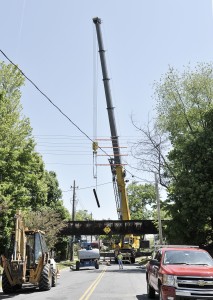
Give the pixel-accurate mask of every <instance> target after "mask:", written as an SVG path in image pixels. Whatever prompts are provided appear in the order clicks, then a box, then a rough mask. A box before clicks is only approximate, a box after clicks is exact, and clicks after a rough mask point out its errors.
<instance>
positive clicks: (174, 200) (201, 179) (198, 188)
mask: <svg viewBox="0 0 213 300" xmlns="http://www.w3.org/2000/svg"><path fill="white" fill-rule="evenodd" d="M212 86H213V66H212V64H198V65H197V67H196V68H195V70H191V69H189V68H188V69H186V70H185V71H184V72H183V73H182V74H179V73H178V72H177V71H175V70H173V69H171V68H170V70H169V72H168V73H167V74H166V75H165V76H164V78H163V79H162V80H161V82H160V83H158V84H156V95H157V97H158V107H157V108H158V126H159V128H160V129H161V130H162V131H163V132H164V133H165V134H166V135H167V136H168V138H169V140H170V143H171V146H170V149H169V152H168V156H167V166H169V167H165V168H164V175H165V176H166V177H167V180H168V182H169V185H168V199H167V201H166V203H165V208H166V209H167V212H168V215H170V217H171V219H172V220H171V225H170V226H169V227H167V234H168V237H169V239H170V241H171V242H179V243H196V244H199V245H204V244H208V243H212V238H213V236H212V233H211V232H212V228H213V227H212V225H213V215H212V210H213V200H212V199H213V198H212V196H213V194H212V193H213V190H212V183H213V182H212V174H213V167H212V165H213V159H212V157H213V156H212V154H213V147H212V139H213V127H212V117H213V113H212V110H213V102H212V99H213V90H212Z"/></svg>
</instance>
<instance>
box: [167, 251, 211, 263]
mask: <svg viewBox="0 0 213 300" xmlns="http://www.w3.org/2000/svg"><path fill="white" fill-rule="evenodd" d="M163 264H164V265H176V264H186V265H205V266H213V259H212V258H211V256H210V255H209V254H208V253H207V252H201V251H194V250H193V251H190V250H168V251H165V254H164V259H163Z"/></svg>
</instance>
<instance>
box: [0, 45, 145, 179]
mask: <svg viewBox="0 0 213 300" xmlns="http://www.w3.org/2000/svg"><path fill="white" fill-rule="evenodd" d="M0 52H1V53H2V55H3V56H4V57H5V58H6V59H7V60H8V61H9V62H10V63H11V64H12V65H13V66H14V67H15V68H16V69H18V70H19V72H20V73H21V74H22V75H23V76H24V77H25V78H26V79H27V80H28V81H29V82H30V83H31V84H32V85H33V86H34V87H35V88H36V89H37V90H38V91H39V93H41V94H42V95H43V96H44V98H46V99H47V100H48V101H49V102H50V103H51V104H52V105H53V106H54V107H55V108H56V109H57V110H58V111H59V112H60V113H61V114H62V115H63V116H64V117H65V118H66V119H67V120H68V121H69V122H70V123H71V124H72V125H73V126H75V127H76V128H77V129H78V130H79V131H80V132H81V133H82V134H83V135H84V136H85V137H87V139H89V140H90V141H91V142H93V140H92V139H91V138H90V137H89V136H88V135H87V134H86V133H85V132H84V131H83V130H82V129H81V128H80V127H79V126H78V125H77V124H75V123H74V122H73V121H72V120H71V119H70V118H69V117H68V116H67V115H66V114H65V113H64V112H63V111H62V110H61V109H60V108H59V107H58V106H57V105H56V104H55V103H54V102H53V101H52V100H51V99H50V98H49V97H48V96H47V95H46V94H45V93H44V92H42V91H41V89H40V88H39V87H38V86H37V85H36V84H35V83H34V82H33V81H32V80H31V79H30V78H29V77H28V76H26V75H25V73H24V72H23V71H22V70H21V69H20V68H19V67H18V66H17V65H15V64H14V63H13V61H12V60H11V59H10V58H9V57H8V56H7V55H6V54H5V53H4V52H3V51H2V50H1V49H0ZM98 148H99V149H100V150H101V151H103V152H104V153H105V154H106V155H107V156H109V157H110V158H111V156H110V155H109V154H108V153H107V152H106V151H105V150H103V149H102V148H101V147H100V146H98ZM126 171H127V172H128V173H129V174H130V175H131V176H132V177H136V178H138V179H141V180H142V178H139V177H137V176H135V175H133V174H132V173H131V172H129V171H128V170H126Z"/></svg>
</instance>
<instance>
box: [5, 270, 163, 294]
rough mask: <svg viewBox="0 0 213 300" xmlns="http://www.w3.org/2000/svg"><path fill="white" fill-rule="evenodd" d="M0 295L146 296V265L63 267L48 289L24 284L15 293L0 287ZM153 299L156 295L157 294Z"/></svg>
mask: <svg viewBox="0 0 213 300" xmlns="http://www.w3.org/2000/svg"><path fill="white" fill-rule="evenodd" d="M0 299H13V300H88V299H91V300H101V299H103V300H115V299H119V300H121V299H127V300H131V299H136V300H147V299H148V298H147V294H146V279H145V269H144V268H143V267H141V266H139V265H137V264H134V265H129V264H128V265H127V264H126V265H124V269H123V270H119V268H118V265H116V264H112V265H111V266H106V265H100V269H98V270H96V269H94V268H92V267H91V268H88V269H80V270H79V271H75V270H71V269H65V270H62V271H61V276H60V278H59V279H58V282H57V286H56V287H53V288H51V290H50V291H46V292H40V291H39V289H38V288H35V287H27V288H24V289H22V290H20V291H19V292H18V293H16V294H11V295H5V294H3V292H2V290H0ZM156 299H158V297H157V296H156Z"/></svg>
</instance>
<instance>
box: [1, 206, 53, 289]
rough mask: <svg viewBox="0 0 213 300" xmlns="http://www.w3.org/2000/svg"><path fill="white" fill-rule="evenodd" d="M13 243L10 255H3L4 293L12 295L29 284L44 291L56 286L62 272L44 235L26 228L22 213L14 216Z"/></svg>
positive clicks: (9, 250) (9, 251)
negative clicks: (49, 249) (48, 247)
mask: <svg viewBox="0 0 213 300" xmlns="http://www.w3.org/2000/svg"><path fill="white" fill-rule="evenodd" d="M11 241H12V242H11V247H10V249H8V251H7V252H8V255H6V256H5V255H1V266H2V267H3V274H2V290H3V292H4V293H5V294H11V293H14V292H16V291H18V290H19V289H21V288H22V287H23V286H27V285H29V284H30V285H34V286H36V287H39V289H40V290H41V291H47V290H50V289H51V287H54V286H56V283H57V278H58V277H59V271H58V268H57V265H56V262H55V260H54V258H53V257H52V256H51V252H49V251H48V249H47V246H46V243H45V233H44V232H42V231H40V230H37V229H36V230H29V229H28V228H26V227H25V223H24V218H23V217H22V215H21V213H20V211H18V212H17V213H16V215H15V231H14V232H13V233H12V236H11Z"/></svg>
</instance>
